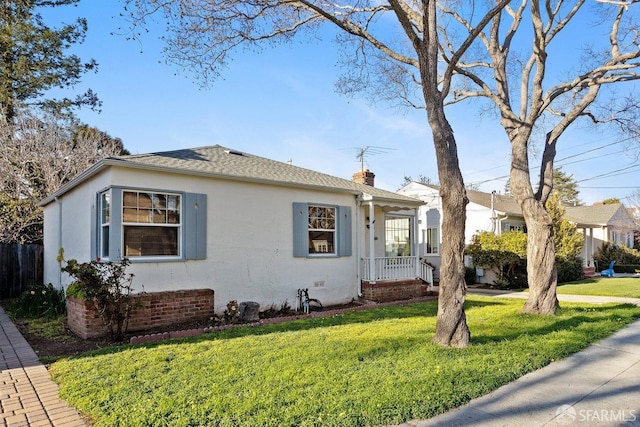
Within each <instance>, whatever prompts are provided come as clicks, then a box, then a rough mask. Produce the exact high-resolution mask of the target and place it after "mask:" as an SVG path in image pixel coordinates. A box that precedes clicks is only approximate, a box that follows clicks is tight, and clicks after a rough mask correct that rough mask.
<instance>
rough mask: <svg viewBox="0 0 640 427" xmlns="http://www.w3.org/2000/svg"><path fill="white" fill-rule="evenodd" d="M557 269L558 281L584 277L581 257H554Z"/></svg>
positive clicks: (564, 281) (562, 281) (570, 280)
mask: <svg viewBox="0 0 640 427" xmlns="http://www.w3.org/2000/svg"><path fill="white" fill-rule="evenodd" d="M556 268H557V269H558V283H567V282H574V281H576V280H581V279H582V278H583V277H584V271H583V269H582V258H580V257H577V256H572V257H568V258H556Z"/></svg>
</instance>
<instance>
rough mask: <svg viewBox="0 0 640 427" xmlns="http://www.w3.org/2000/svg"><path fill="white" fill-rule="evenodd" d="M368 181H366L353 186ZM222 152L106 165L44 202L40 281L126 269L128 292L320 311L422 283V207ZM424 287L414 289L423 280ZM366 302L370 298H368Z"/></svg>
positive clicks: (214, 149) (367, 175)
mask: <svg viewBox="0 0 640 427" xmlns="http://www.w3.org/2000/svg"><path fill="white" fill-rule="evenodd" d="M356 178H357V179H367V180H369V181H368V182H369V183H370V184H372V185H373V174H372V173H371V172H368V171H362V172H360V173H356V174H355V175H354V179H356ZM372 185H366V184H363V183H360V182H354V181H352V180H346V179H341V178H337V177H334V176H330V175H326V174H323V173H320V172H316V171H313V170H309V169H304V168H301V167H297V166H294V165H291V164H288V163H282V162H277V161H274V160H270V159H266V158H262V157H258V156H254V155H251V154H247V153H242V152H239V151H235V150H231V149H228V148H224V147H221V146H217V145H216V146H210V147H202V148H193V149H182V150H176V151H168V152H160V153H150V154H140V155H131V156H121V157H111V158H107V159H104V160H102V161H100V162H98V163H96V164H95V165H93V166H92V167H91V168H89V169H87V170H86V171H84V172H83V173H82V174H80V175H79V176H78V177H76V178H75V179H73V180H72V181H70V182H69V183H67V184H66V185H64V186H63V187H62V188H60V189H58V190H57V191H56V192H54V193H53V194H51V195H50V196H49V197H47V198H46V199H44V200H43V201H42V202H41V204H40V205H41V206H43V208H44V247H45V255H44V258H45V260H44V263H45V264H44V275H45V283H46V282H51V283H54V284H58V285H60V286H65V285H67V284H68V283H69V282H70V278H69V277H67V276H66V275H65V274H62V273H61V272H60V265H59V264H58V262H57V261H56V256H57V253H58V249H59V248H64V251H65V252H64V253H65V258H66V259H72V258H75V259H77V260H78V261H80V262H84V261H89V260H92V259H96V258H100V259H102V260H119V259H121V258H122V257H127V258H129V259H130V260H131V261H132V265H131V266H130V268H129V271H130V272H131V273H134V275H135V279H134V282H133V285H134V288H135V291H136V292H139V291H145V292H156V291H167V290H183V289H200V288H210V289H213V290H214V291H215V305H216V310H217V311H218V310H222V309H223V308H224V307H225V306H226V304H227V302H229V301H230V300H238V301H257V302H259V303H260V304H261V306H262V307H264V308H268V307H269V306H271V305H273V306H280V305H281V304H282V303H283V302H285V301H287V302H288V303H289V304H290V305H292V306H294V305H295V301H296V295H297V289H299V288H309V289H310V296H311V297H313V298H318V299H320V300H321V301H322V302H323V304H325V305H330V304H340V303H345V302H349V301H351V300H352V299H354V298H357V297H358V296H359V295H361V294H362V293H363V292H365V290H364V289H363V288H365V287H366V288H367V289H368V290H371V289H375V288H376V287H385V289H388V288H389V287H393V286H396V287H398V288H399V287H401V286H403V285H405V284H406V283H412V284H415V283H417V282H416V281H418V280H419V279H420V278H422V279H425V280H427V279H428V273H429V272H430V270H429V271H428V272H427V271H425V270H424V266H422V265H420V263H419V262H418V257H417V254H418V247H417V244H418V242H417V240H416V239H415V236H417V235H418V233H417V230H418V228H417V226H418V225H417V221H416V220H415V218H416V214H417V213H418V209H419V208H420V206H421V205H422V204H423V202H422V201H420V200H418V199H415V198H412V197H410V196H407V195H402V194H397V193H394V192H390V191H386V190H382V189H378V188H375V187H373V186H372ZM420 283H422V281H420ZM365 296H366V295H365Z"/></svg>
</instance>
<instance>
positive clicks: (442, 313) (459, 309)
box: [427, 104, 471, 347]
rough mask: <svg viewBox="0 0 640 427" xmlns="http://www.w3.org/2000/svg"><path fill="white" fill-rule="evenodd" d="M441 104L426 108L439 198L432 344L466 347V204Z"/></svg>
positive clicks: (464, 192)
mask: <svg viewBox="0 0 640 427" xmlns="http://www.w3.org/2000/svg"><path fill="white" fill-rule="evenodd" d="M439 107H442V105H441V104H437V105H431V106H429V107H428V108H427V111H428V116H429V123H430V125H431V129H432V131H433V141H434V145H435V148H436V157H437V162H438V174H439V178H440V197H441V199H442V211H443V215H442V219H443V220H442V245H441V264H440V284H439V292H438V317H437V320H436V335H435V337H434V338H433V342H434V343H435V344H438V345H441V346H446V347H466V346H467V345H469V342H470V340H471V332H470V331H469V327H468V326H467V317H466V315H465V312H464V301H465V296H466V293H467V285H466V283H465V281H464V246H465V242H464V239H465V236H464V230H465V221H466V217H467V215H466V206H467V203H468V202H469V200H468V199H467V192H466V190H465V188H464V181H463V179H462V174H461V172H460V166H459V162H458V150H457V147H456V141H455V138H454V136H453V130H452V129H451V126H450V125H449V122H448V121H447V119H446V117H445V115H444V108H439Z"/></svg>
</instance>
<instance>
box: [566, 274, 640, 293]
mask: <svg viewBox="0 0 640 427" xmlns="http://www.w3.org/2000/svg"><path fill="white" fill-rule="evenodd" d="M557 293H558V294H572V295H600V296H609V297H629V298H640V278H638V277H594V278H592V279H586V280H580V281H578V282H569V283H564V284H561V285H558V290H557Z"/></svg>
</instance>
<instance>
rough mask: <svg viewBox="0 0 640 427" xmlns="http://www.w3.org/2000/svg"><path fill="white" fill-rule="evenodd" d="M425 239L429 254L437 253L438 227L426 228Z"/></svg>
mask: <svg viewBox="0 0 640 427" xmlns="http://www.w3.org/2000/svg"><path fill="white" fill-rule="evenodd" d="M423 241H424V242H425V243H426V245H425V246H426V252H427V253H428V254H437V253H438V243H440V242H439V240H438V229H437V228H427V229H426V230H424V236H423Z"/></svg>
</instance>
